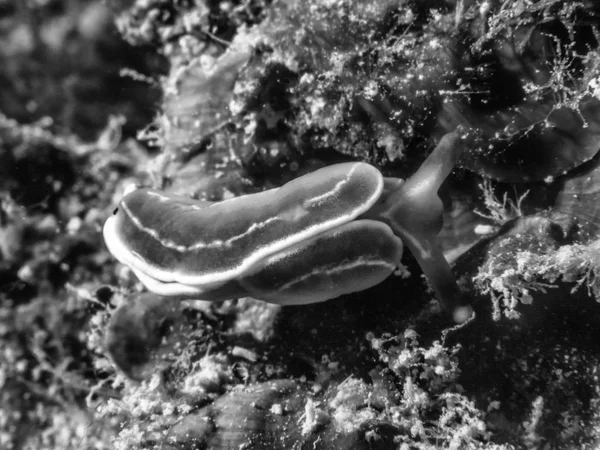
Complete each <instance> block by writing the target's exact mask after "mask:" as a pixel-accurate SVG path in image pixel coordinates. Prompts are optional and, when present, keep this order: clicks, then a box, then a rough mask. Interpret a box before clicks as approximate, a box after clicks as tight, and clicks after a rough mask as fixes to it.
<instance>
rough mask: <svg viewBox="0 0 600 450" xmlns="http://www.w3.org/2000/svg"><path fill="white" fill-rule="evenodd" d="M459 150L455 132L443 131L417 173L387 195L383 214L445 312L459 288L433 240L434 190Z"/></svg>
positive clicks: (437, 203)
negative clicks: (408, 251)
mask: <svg viewBox="0 0 600 450" xmlns="http://www.w3.org/2000/svg"><path fill="white" fill-rule="evenodd" d="M461 152H462V145H461V142H460V136H459V134H458V133H457V132H452V133H448V134H446V135H445V136H444V137H443V138H442V139H441V141H440V142H439V144H438V145H437V146H436V148H435V149H434V150H433V152H432V153H431V155H429V157H428V158H427V159H426V160H425V162H424V163H423V164H422V165H421V167H420V168H419V170H418V171H417V173H415V174H414V175H413V176H412V177H410V178H409V179H408V180H406V182H405V183H404V184H403V185H402V186H400V188H399V189H398V191H397V192H396V193H394V194H392V195H391V196H390V199H389V200H388V204H389V205H390V209H389V211H388V213H387V214H386V216H387V217H386V218H387V219H388V220H389V225H390V227H391V228H392V229H393V230H394V232H395V233H396V234H397V235H398V236H400V237H401V238H402V239H403V241H404V243H405V244H406V245H407V246H408V248H409V249H410V251H411V253H412V255H413V256H414V257H415V259H416V260H417V262H418V263H419V265H420V266H421V269H422V270H423V273H424V274H425V276H426V277H427V279H428V280H429V282H430V283H431V285H432V287H433V289H434V290H435V292H436V295H437V297H438V299H439V300H440V303H441V305H442V307H443V308H444V309H446V310H448V311H453V310H454V308H455V307H456V306H458V305H457V302H458V300H459V295H460V290H459V289H458V286H457V284H456V280H455V278H454V275H453V274H452V270H451V268H450V265H449V264H448V262H447V261H446V259H445V258H444V255H443V253H442V251H441V249H440V247H439V245H438V242H437V235H438V233H439V232H440V230H441V229H442V225H443V219H442V214H443V210H444V208H443V204H442V201H441V199H440V197H439V195H438V191H439V189H440V186H441V185H442V183H443V182H444V180H445V179H446V177H447V176H448V175H449V174H450V172H451V171H452V169H453V168H454V165H455V164H456V162H457V161H458V159H459V157H460V155H461Z"/></svg>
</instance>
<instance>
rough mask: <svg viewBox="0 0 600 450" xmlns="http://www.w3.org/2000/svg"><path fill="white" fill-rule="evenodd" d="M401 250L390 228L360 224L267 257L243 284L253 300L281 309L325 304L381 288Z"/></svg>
mask: <svg viewBox="0 0 600 450" xmlns="http://www.w3.org/2000/svg"><path fill="white" fill-rule="evenodd" d="M402 250H403V245H402V240H401V239H400V238H399V237H398V236H396V235H395V234H394V232H393V231H392V230H391V229H390V227H389V226H387V225H386V224H384V223H382V222H379V221H375V220H367V219H361V220H355V221H352V222H349V223H346V224H344V225H342V226H340V227H337V228H335V229H332V230H330V231H327V232H325V233H321V234H320V235H317V236H315V237H313V238H311V239H309V240H306V241H305V242H302V243H300V244H297V245H295V246H293V247H290V248H289V249H286V250H284V251H282V252H280V253H278V254H277V255H274V256H271V257H269V258H266V259H265V260H264V261H262V262H261V263H260V264H257V266H256V269H255V270H254V271H252V272H251V273H249V274H247V275H246V276H244V277H242V278H241V279H240V280H239V283H240V285H242V286H243V287H244V288H245V289H246V290H247V292H248V294H249V295H251V296H252V297H255V298H260V299H261V300H264V301H268V302H273V303H278V304H281V305H299V304H307V303H317V302H322V301H325V300H329V299H332V298H335V297H339V296H340V295H343V294H348V293H351V292H357V291H362V290H364V289H367V288H370V287H372V286H375V285H377V284H379V283H381V282H382V281H383V280H385V279H386V278H387V277H389V276H390V275H391V274H392V273H393V272H394V270H396V268H397V267H398V266H399V264H400V259H401V258H402Z"/></svg>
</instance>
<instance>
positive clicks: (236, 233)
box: [103, 132, 461, 309]
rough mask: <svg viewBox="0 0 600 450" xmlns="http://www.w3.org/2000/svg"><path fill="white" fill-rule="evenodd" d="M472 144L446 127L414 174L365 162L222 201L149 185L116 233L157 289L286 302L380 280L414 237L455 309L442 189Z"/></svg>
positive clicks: (118, 219) (131, 197)
mask: <svg viewBox="0 0 600 450" xmlns="http://www.w3.org/2000/svg"><path fill="white" fill-rule="evenodd" d="M460 149H461V145H460V138H459V136H458V133H456V132H453V133H449V134H447V135H445V136H444V137H443V138H442V139H441V141H440V143H439V144H438V145H437V147H436V148H435V149H434V151H433V152H432V154H431V155H430V156H429V157H428V158H427V160H426V161H425V162H424V163H423V165H422V166H421V167H420V168H419V170H418V171H417V172H416V174H415V175H413V176H412V177H410V178H409V179H408V180H406V181H403V180H400V179H397V178H385V177H383V175H382V174H381V172H379V170H377V169H376V168H375V167H373V166H371V165H369V164H366V163H362V162H353V163H342V164H335V165H332V166H328V167H325V168H322V169H319V170H317V171H315V172H312V173H309V174H307V175H304V176H302V177H299V178H297V179H295V180H292V181H290V182H289V183H287V184H285V185H283V186H282V187H280V188H276V189H271V190H267V191H264V192H260V193H256V194H250V195H245V196H241V197H236V198H232V199H228V200H225V201H221V202H216V203H213V202H207V201H198V200H193V199H190V198H186V197H182V196H177V195H171V194H166V193H164V192H160V191H157V190H154V189H138V190H135V191H133V192H131V193H129V194H127V195H126V196H125V197H124V198H123V199H122V200H121V202H120V204H119V206H118V208H117V209H116V210H115V212H114V214H113V215H112V216H110V217H109V218H108V220H107V221H106V223H105V225H104V230H103V233H104V240H105V242H106V245H107V247H108V249H109V251H110V252H111V253H112V254H113V255H114V256H115V257H116V258H117V259H118V260H119V261H120V262H121V263H123V264H125V265H127V266H129V267H130V268H131V269H132V271H133V272H134V273H135V274H136V275H137V277H138V278H139V279H140V281H141V282H142V283H143V284H144V285H145V286H146V287H147V288H148V289H149V290H150V291H152V292H154V293H156V294H159V295H164V296H173V297H180V298H196V299H203V300H224V299H231V298H238V297H243V296H251V297H254V298H257V299H261V300H264V301H267V302H273V303H279V304H284V305H290V304H307V303H314V302H321V301H324V300H328V299H331V298H335V297H338V296H340V295H342V294H346V293H350V292H355V291H360V290H363V289H367V288H369V287H371V286H374V285H376V284H378V283H380V282H381V281H383V280H384V279H385V278H387V277H388V276H389V275H390V274H391V273H392V272H393V271H394V270H395V269H396V268H397V267H398V266H399V265H400V259H401V257H402V251H403V244H406V245H407V246H408V248H409V249H410V250H411V252H412V254H413V255H414V256H415V258H416V260H417V261H418V263H419V265H420V266H421V268H422V269H423V272H424V273H425V275H426V276H427V278H428V279H429V281H430V283H431V284H432V286H433V288H434V290H435V292H436V294H437V296H438V298H439V299H440V301H441V303H442V305H443V306H444V307H445V308H447V309H449V308H451V307H452V305H453V304H454V303H455V301H456V299H457V296H458V288H457V286H456V282H455V279H454V276H453V274H452V272H451V269H450V266H449V265H448V263H447V261H446V260H445V258H444V255H443V254H442V252H441V250H440V248H439V246H438V244H437V241H436V237H437V234H438V233H439V231H440V229H441V227H442V210H443V207H442V202H441V200H440V198H439V196H438V190H439V188H440V185H441V183H442V182H443V181H444V179H445V178H446V177H447V176H448V174H449V173H450V171H451V170H452V169H453V167H454V164H455V163H456V161H457V159H458V157H459V155H460Z"/></svg>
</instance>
